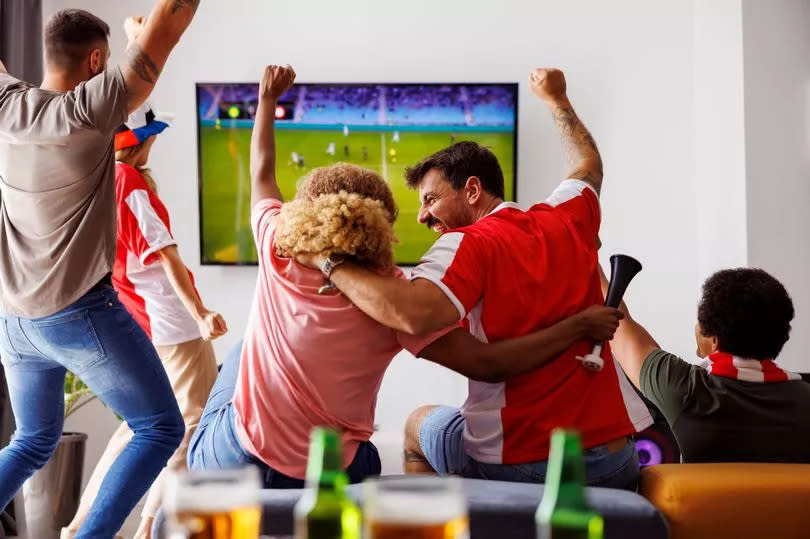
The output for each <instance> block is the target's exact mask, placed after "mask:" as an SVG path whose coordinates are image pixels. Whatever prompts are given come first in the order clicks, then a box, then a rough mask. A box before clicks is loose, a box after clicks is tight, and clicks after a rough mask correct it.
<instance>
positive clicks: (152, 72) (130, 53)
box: [125, 42, 160, 84]
mask: <svg viewBox="0 0 810 539" xmlns="http://www.w3.org/2000/svg"><path fill="white" fill-rule="evenodd" d="M125 54H126V58H127V64H128V65H129V68H130V69H132V71H134V72H135V74H136V75H138V77H139V78H140V79H141V80H143V81H144V82H147V83H149V84H154V83H155V81H156V80H157V78H158V76H160V68H158V66H157V65H156V64H155V62H153V61H152V59H151V58H150V57H149V55H148V54H146V53H145V52H144V51H143V49H142V48H141V46H140V45H138V43H136V42H133V43H132V44H131V45H130V46H129V48H127V50H126V53H125Z"/></svg>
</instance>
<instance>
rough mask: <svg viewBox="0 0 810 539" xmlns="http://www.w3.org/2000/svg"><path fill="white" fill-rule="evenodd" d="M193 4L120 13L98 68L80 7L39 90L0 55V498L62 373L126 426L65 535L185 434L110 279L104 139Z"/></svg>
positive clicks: (97, 41) (148, 81) (37, 433)
mask: <svg viewBox="0 0 810 539" xmlns="http://www.w3.org/2000/svg"><path fill="white" fill-rule="evenodd" d="M198 4H199V0H157V1H156V4H155V7H154V9H153V11H152V14H151V15H150V16H149V18H148V19H146V20H144V19H143V18H131V19H128V20H127V22H126V23H125V30H126V32H127V34H128V37H129V38H130V45H129V47H128V48H127V51H126V54H125V60H124V61H123V62H122V63H121V64H120V65H117V66H110V67H108V66H107V60H108V58H109V55H110V50H109V45H108V35H109V27H108V26H107V24H106V23H104V22H103V21H101V20H100V19H98V18H97V17H95V16H93V15H92V14H90V13H87V12H85V11H81V10H63V11H60V12H59V13H57V14H56V15H54V16H53V18H52V19H51V20H50V21H49V22H48V24H47V26H46V29H45V36H44V38H45V49H46V50H45V60H46V66H45V77H44V80H43V83H42V86H41V87H40V88H37V87H34V86H33V85H30V84H28V83H25V82H23V81H19V80H17V79H15V78H14V77H12V76H11V75H9V74H8V73H6V70H5V67H4V66H3V65H2V64H0V356H2V362H3V366H4V368H5V371H6V376H7V379H8V386H9V393H10V398H11V403H12V408H13V410H14V417H15V421H16V424H17V431H16V435H15V439H14V440H13V441H12V442H11V443H10V444H9V445H8V446H7V447H6V448H4V449H3V450H2V451H0V507H5V505H6V504H7V503H8V502H9V501H10V500H11V498H12V497H13V496H14V494H15V493H16V492H17V490H18V489H19V487H20V486H21V485H22V483H23V482H24V481H25V480H26V479H27V478H28V477H29V476H30V475H31V474H32V473H34V472H35V471H36V470H37V469H39V468H41V467H42V466H43V465H44V464H45V463H46V462H47V461H48V459H49V458H50V456H51V454H52V453H53V451H54V450H55V448H56V446H57V444H58V443H59V440H60V437H61V433H62V423H63V406H64V401H63V384H64V377H65V372H66V370H70V371H72V372H74V373H75V374H77V375H78V376H79V377H80V378H82V380H84V381H85V382H86V383H87V385H88V386H89V387H90V389H92V390H93V391H94V392H95V394H96V395H97V396H98V397H99V398H100V399H101V400H102V401H104V402H105V403H106V404H107V405H108V406H110V407H111V408H112V409H113V410H115V412H116V413H118V414H119V415H120V416H121V417H123V418H124V420H125V421H127V423H128V424H129V426H130V428H131V429H132V430H133V431H134V432H135V435H134V437H133V438H132V441H131V442H130V443H129V445H128V446H127V447H126V449H125V450H124V451H123V452H122V453H121V455H120V457H119V458H118V459H117V460H116V462H115V463H114V464H113V466H112V467H111V468H110V471H109V472H108V473H107V476H106V477H105V479H104V482H103V483H102V485H101V489H100V490H101V492H102V493H103V495H99V496H98V497H97V498H96V502H95V504H94V505H93V507H92V509H91V510H90V513H89V514H88V516H87V519H86V520H85V522H84V525H83V526H82V528H81V529H80V530H79V532H78V534H77V535H76V537H112V536H113V535H114V534H115V533H116V532H117V531H118V529H119V528H120V526H121V524H122V523H123V522H124V520H125V518H126V516H127V515H128V514H129V512H130V511H131V510H132V508H133V507H134V506H135V504H136V503H137V501H138V500H139V499H140V498H141V496H142V495H143V494H144V493H145V492H146V490H147V489H148V488H149V486H150V485H151V483H152V481H153V480H154V478H155V477H156V476H157V474H158V473H159V472H160V470H161V469H162V468H163V467H164V465H165V464H166V461H167V459H168V458H169V456H170V455H171V454H172V453H173V451H174V450H175V449H176V448H177V446H178V445H179V443H180V440H181V439H182V436H183V433H184V425H183V421H182V417H181V416H180V412H179V410H178V407H177V402H176V401H175V399H174V396H173V394H172V390H171V387H170V385H169V382H168V379H167V377H166V374H165V371H164V370H163V367H162V365H161V364H160V360H159V358H158V356H157V354H156V352H155V350H154V348H153V346H152V344H151V343H150V342H149V339H148V337H147V336H146V334H145V333H144V332H143V331H142V330H141V328H140V326H138V324H137V323H136V322H135V321H134V320H133V319H132V317H131V316H130V315H129V313H128V312H127V311H126V309H125V308H124V307H123V306H122V305H121V304H120V303H119V302H118V299H117V297H116V295H115V292H114V291H113V289H112V287H111V286H110V279H109V274H110V272H111V270H112V265H113V260H114V256H115V246H116V241H115V234H116V224H115V184H114V181H115V175H114V165H115V162H114V154H113V136H114V131H115V129H116V128H117V127H118V126H119V125H121V124H122V123H123V122H124V120H125V119H126V117H127V116H128V114H129V113H130V112H131V111H133V110H134V109H136V108H137V107H138V106H139V105H140V104H141V103H142V102H143V101H144V100H145V99H146V97H147V96H148V95H149V94H150V93H151V91H152V89H153V87H154V84H155V82H156V81H157V78H158V76H159V74H160V70H161V69H162V67H163V65H164V64H165V62H166V59H167V57H168V55H169V53H170V52H171V50H172V49H173V48H174V46H175V45H176V44H177V42H178V40H179V39H180V36H181V35H182V34H183V32H184V31H185V29H186V28H187V27H188V25H189V24H190V23H191V20H192V18H193V17H194V13H195V12H196V9H197V6H198Z"/></svg>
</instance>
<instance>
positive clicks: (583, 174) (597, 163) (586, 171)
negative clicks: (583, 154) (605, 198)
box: [568, 154, 604, 191]
mask: <svg viewBox="0 0 810 539" xmlns="http://www.w3.org/2000/svg"><path fill="white" fill-rule="evenodd" d="M603 176H604V171H603V169H602V159H601V158H600V157H599V154H596V155H594V156H592V157H587V158H585V159H583V160H582V161H580V162H579V163H577V165H576V166H575V167H574V169H573V170H572V171H571V173H570V174H569V175H568V177H569V178H580V179H582V180H584V181H586V182H588V183H590V184H591V185H593V186H594V188H596V189H597V191H598V187H599V186H601V185H602V177H603Z"/></svg>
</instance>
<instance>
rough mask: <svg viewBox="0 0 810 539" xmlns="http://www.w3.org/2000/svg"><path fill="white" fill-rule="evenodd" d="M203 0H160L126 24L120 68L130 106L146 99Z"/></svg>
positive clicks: (135, 107) (128, 108)
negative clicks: (146, 14)
mask: <svg viewBox="0 0 810 539" xmlns="http://www.w3.org/2000/svg"><path fill="white" fill-rule="evenodd" d="M199 5H200V0H157V2H156V3H155V7H154V8H153V9H152V13H151V15H149V18H148V19H146V20H145V21H144V20H143V19H142V18H130V19H127V22H126V23H125V25H124V28H125V30H126V32H127V36H128V37H129V38H130V44H129V46H128V47H127V50H126V52H125V53H124V60H123V61H122V63H121V71H122V72H123V74H124V82H125V83H126V86H127V110H128V112H132V111H134V110H135V109H137V108H138V107H139V106H140V105H141V103H143V102H144V101H145V100H146V98H147V97H149V94H151V93H152V89H153V88H154V87H155V83H156V82H157V80H158V77H159V76H160V72H161V71H162V70H163V66H164V65H165V64H166V60H167V59H168V58H169V54H170V53H171V52H172V49H174V47H175V46H176V45H177V43H178V42H179V41H180V37H181V36H182V35H183V33H184V32H185V31H186V28H188V26H189V24H191V21H192V19H193V18H194V14H195V13H196V12H197V7H198V6H199Z"/></svg>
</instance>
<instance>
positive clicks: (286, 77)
mask: <svg viewBox="0 0 810 539" xmlns="http://www.w3.org/2000/svg"><path fill="white" fill-rule="evenodd" d="M293 82H295V71H294V70H293V68H292V67H290V64H287V65H283V66H277V65H269V66H267V67H265V68H264V75H263V76H262V81H261V84H260V85H259V95H260V96H261V98H262V99H272V100H273V101H276V100H278V98H279V97H281V96H282V95H284V92H286V91H287V90H289V89H290V87H292V85H293Z"/></svg>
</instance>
